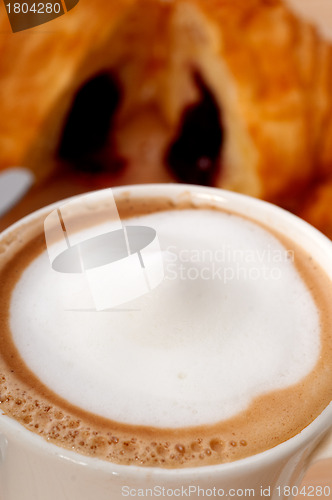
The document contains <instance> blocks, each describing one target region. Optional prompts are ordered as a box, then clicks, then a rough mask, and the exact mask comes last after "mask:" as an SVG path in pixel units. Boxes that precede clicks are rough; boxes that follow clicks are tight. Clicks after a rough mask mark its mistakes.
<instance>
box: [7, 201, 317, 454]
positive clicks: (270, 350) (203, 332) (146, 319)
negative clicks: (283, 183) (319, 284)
mask: <svg viewBox="0 0 332 500" xmlns="http://www.w3.org/2000/svg"><path fill="white" fill-rule="evenodd" d="M128 223H129V222H128ZM130 224H139V225H145V226H151V227H153V228H155V229H156V230H157V233H158V236H159V240H160V243H161V247H162V249H163V250H164V260H165V262H164V263H165V272H166V278H165V280H164V281H163V283H162V284H161V285H160V286H159V287H158V288H156V289H155V290H153V291H151V292H150V293H149V294H147V295H145V296H143V297H141V298H139V299H136V300H135V301H132V302H130V303H127V304H124V305H123V306H121V307H119V308H118V309H117V310H112V311H102V312H96V311H93V310H90V309H86V310H70V308H69V307H68V306H66V304H70V303H71V298H72V296H73V295H75V294H76V293H77V294H78V293H79V292H80V287H81V283H80V281H79V280H78V281H75V279H72V280H69V281H68V279H69V277H68V276H66V275H61V274H60V273H56V272H55V271H53V270H52V269H51V266H50V263H49V260H48V257H47V255H46V253H44V254H42V255H41V256H40V257H38V258H37V259H35V261H33V262H32V263H31V264H30V265H29V267H28V268H27V269H26V270H25V271H24V273H23V275H22V277H21V279H20V280H19V282H18V283H17V285H16V287H15V289H14V292H13V297H12V302H11V311H10V313H11V328H12V332H13V338H14V341H15V343H16V345H17V348H18V349H19V351H20V353H21V355H22V357H23V358H24V360H25V362H26V363H27V365H28V366H29V367H30V369H31V370H32V371H33V372H34V373H35V374H36V375H37V376H38V377H39V378H40V379H41V380H43V381H44V383H45V384H46V385H47V386H48V387H49V388H51V389H52V390H53V391H55V392H56V393H57V394H59V395H60V396H62V397H64V398H65V399H67V400H69V401H71V402H72V403H74V404H75V405H77V406H79V407H81V408H84V409H86V410H88V411H90V412H93V413H96V414H98V415H102V416H105V417H107V418H110V419H112V420H116V421H120V422H125V423H129V424H142V425H151V426H155V427H185V426H192V425H200V424H204V423H205V424H207V423H214V422H217V421H220V420H223V419H226V418H229V417H231V416H233V415H235V414H237V413H238V412H240V411H242V410H244V409H245V408H246V407H248V405H249V404H250V402H251V401H252V400H253V398H255V397H256V396H259V395H262V394H264V393H266V392H269V391H272V390H276V389H282V388H285V387H289V386H290V385H292V384H295V383H296V382H298V381H299V380H301V379H302V378H303V377H304V376H305V375H306V374H308V373H309V372H310V371H311V370H312V368H313V367H314V365H315V363H316V361H317V359H318V355H319V348H320V341H319V336H320V327H319V314H318V311H317V309H316V306H315V303H314V300H313V298H312V296H311V294H310V292H309V290H308V289H307V287H306V285H305V283H304V281H303V280H302V278H301V276H300V274H299V273H298V271H297V269H296V267H295V265H294V263H293V262H292V258H290V257H291V255H290V254H288V253H287V251H286V249H285V248H284V247H283V246H282V245H281V243H280V242H279V241H278V240H277V239H276V238H275V237H274V236H273V235H272V234H270V233H267V232H266V231H264V230H263V229H262V228H261V227H260V226H258V225H255V224H254V223H251V222H249V221H246V220H244V219H243V218H240V217H237V216H234V215H233V216H229V215H228V214H226V213H222V212H217V211H212V210H211V211H210V210H198V211H197V210H180V211H170V212H162V213H156V214H151V215H146V216H142V217H137V218H133V219H130ZM101 229H102V228H101ZM72 278H73V277H72ZM76 278H77V277H76ZM115 286H116V284H115ZM75 287H76V290H75ZM64 304H65V307H64ZM179 444H181V443H179Z"/></svg>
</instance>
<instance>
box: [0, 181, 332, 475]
mask: <svg viewBox="0 0 332 500" xmlns="http://www.w3.org/2000/svg"><path fill="white" fill-rule="evenodd" d="M108 189H109V188H105V189H98V190H95V191H94V192H95V193H100V195H101V196H102V194H103V193H105V194H106V192H107V191H108ZM111 189H112V191H114V194H115V198H116V195H117V194H121V193H123V194H126V193H128V194H129V193H130V194H132V193H134V194H135V197H137V198H138V197H142V196H144V195H147V194H149V197H150V198H153V197H156V196H160V195H161V194H162V193H164V194H165V195H168V197H171V196H172V195H181V194H184V193H188V194H194V195H196V196H197V195H199V194H200V193H201V194H203V195H204V196H202V197H199V196H197V198H198V199H200V200H201V201H203V200H205V201H215V202H217V203H224V204H226V205H227V203H232V202H236V203H238V202H240V203H239V206H240V210H239V213H243V212H241V207H242V206H243V205H248V204H249V206H252V207H254V208H255V207H258V208H259V207H262V208H263V209H264V214H265V215H267V214H270V215H277V216H278V217H279V220H286V219H287V223H288V224H289V223H291V225H292V226H296V229H297V230H300V231H301V230H302V232H304V233H306V234H307V235H308V236H309V237H311V238H312V239H316V240H317V242H318V245H320V246H322V247H323V249H324V248H325V247H326V250H327V251H328V250H331V245H332V243H331V241H330V240H329V239H328V238H327V237H326V236H325V235H323V234H322V233H321V232H320V231H318V230H317V229H316V228H314V227H313V226H311V225H310V224H308V223H307V222H305V221H304V220H303V219H300V218H299V217H297V216H296V215H294V214H292V213H290V212H288V211H287V210H284V209H282V208H280V207H278V206H276V205H273V204H272V203H269V202H266V201H263V200H260V199H257V198H253V197H251V196H248V195H245V194H241V193H236V192H232V191H227V190H224V189H219V188H214V187H207V186H199V185H190V184H174V183H167V184H166V183H165V184H137V185H128V186H127V185H126V186H116V187H112V188H111ZM84 194H86V193H83V195H84ZM80 196H82V194H78V195H74V196H71V197H68V198H65V199H62V200H59V201H57V202H55V203H52V204H50V205H46V206H44V207H42V208H40V209H38V210H36V211H34V212H31V213H30V214H28V215H26V216H24V217H23V218H22V219H20V220H18V221H16V222H15V223H13V224H12V225H10V226H9V227H7V228H6V229H4V230H3V231H2V232H1V233H0V241H1V239H2V238H3V237H4V236H5V235H6V234H8V233H10V232H11V231H13V230H15V229H16V228H17V227H19V226H21V225H22V224H25V223H26V222H28V221H30V220H32V219H37V218H38V217H40V216H41V215H42V214H43V213H45V214H46V213H48V212H49V211H50V210H52V209H54V208H55V207H57V206H59V204H63V203H65V202H67V201H70V200H73V199H75V198H78V197H80ZM232 210H233V207H232ZM328 247H329V248H328ZM331 267H332V266H331ZM331 421H332V402H330V404H329V405H328V406H326V407H325V409H324V410H323V411H322V412H321V413H320V414H319V415H318V416H317V417H316V418H315V420H313V421H312V422H311V423H310V424H308V425H307V426H306V427H305V428H304V429H302V430H301V431H300V432H299V433H298V434H296V435H295V436H293V437H292V438H290V439H288V440H286V441H284V442H282V443H280V444H278V445H276V446H274V447H272V448H269V449H267V450H265V451H263V452H260V453H257V454H255V455H251V456H249V457H246V458H242V459H239V460H235V461H233V462H227V463H220V464H215V465H201V466H196V467H183V468H165V467H145V466H139V465H125V464H117V463H113V462H110V461H106V460H103V459H101V458H96V457H91V456H87V455H81V454H79V453H78V452H76V451H72V450H68V449H66V448H62V447H61V446H58V445H56V444H54V443H50V442H48V441H47V440H46V439H44V438H42V437H41V436H38V435H37V434H35V433H34V432H32V431H30V430H29V429H27V428H26V427H24V426H23V425H22V424H20V423H19V422H18V421H16V420H15V419H13V418H11V417H9V416H7V415H5V414H4V413H3V411H2V410H1V408H0V437H1V434H2V429H1V428H2V427H4V428H5V432H6V430H7V431H8V432H13V433H14V434H15V435H16V436H17V438H20V439H24V440H25V443H26V444H27V445H29V444H31V445H33V446H34V447H36V448H38V450H39V451H40V452H41V453H45V454H47V455H52V456H54V457H55V458H58V459H60V460H66V461H70V462H71V463H74V464H77V465H81V466H84V467H89V468H92V469H96V470H102V471H106V472H108V473H111V474H112V475H120V474H123V473H124V472H125V473H126V474H127V475H132V474H134V475H135V474H136V473H137V472H138V473H139V474H140V475H142V474H144V473H145V474H149V475H153V476H161V477H168V476H170V475H172V476H174V475H177V476H179V475H180V476H183V477H187V476H189V475H192V474H193V473H195V476H197V477H200V476H201V475H209V474H213V473H215V472H218V473H229V472H232V471H233V470H234V469H236V470H237V471H239V470H241V469H245V468H246V467H247V466H250V467H261V466H262V464H269V463H270V462H272V461H274V460H275V459H276V458H277V454H278V455H279V458H285V457H286V456H287V455H288V454H290V453H291V452H294V451H296V450H297V449H300V448H301V447H302V446H305V445H306V444H307V443H309V442H310V441H311V440H312V439H313V438H315V437H316V438H317V439H318V438H319V437H323V435H324V434H325V433H326V432H327V431H328V429H329V425H330V426H331ZM3 424H4V425H3ZM328 424H329V425H328Z"/></svg>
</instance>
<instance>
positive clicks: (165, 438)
mask: <svg viewBox="0 0 332 500" xmlns="http://www.w3.org/2000/svg"><path fill="white" fill-rule="evenodd" d="M117 206H118V210H119V214H120V216H121V218H123V219H125V218H128V217H132V216H137V215H145V214H148V213H153V212H158V211H164V210H175V209H177V210H179V209H183V208H197V207H195V206H193V205H192V204H191V203H190V202H182V203H178V204H176V203H174V202H172V201H169V200H167V199H153V200H152V199H149V200H143V199H129V198H127V197H126V195H123V196H122V197H120V198H119V199H117ZM202 208H210V209H211V208H212V209H213V207H211V206H204V207H202ZM197 209H199V208H197ZM45 217H46V215H45V214H44V215H43V216H41V217H39V218H36V219H35V220H33V221H30V222H29V223H27V224H26V225H22V226H20V227H19V228H18V229H16V230H14V231H13V232H11V233H9V234H7V235H6V236H5V237H3V238H2V240H1V241H0V283H1V287H0V304H1V306H0V332H1V337H0V410H1V411H2V412H4V414H6V415H8V416H9V417H11V418H14V419H15V420H17V421H18V422H19V423H21V424H22V425H24V426H25V427H26V428H27V429H29V430H30V431H32V432H34V433H36V434H38V435H40V436H42V437H43V438H45V439H47V440H48V441H49V442H50V443H54V444H56V445H58V446H60V447H63V448H67V449H69V450H74V451H76V452H78V453H80V454H83V455H89V456H93V457H98V458H101V459H103V460H108V461H111V462H115V463H119V464H126V465H141V466H155V467H165V468H176V467H177V468H180V467H196V466H202V465H213V464H218V463H224V462H231V461H234V460H238V459H241V458H244V457H248V456H250V455H254V454H256V453H259V452H262V451H264V450H267V449H269V448H272V447H274V446H276V445H278V444H280V443H282V442H284V441H286V440H287V439H289V438H291V437H293V436H294V435H296V434H297V433H299V432H300V431H301V430H302V429H304V428H305V427H306V426H307V425H308V424H309V423H310V422H312V421H313V420H314V419H315V418H316V417H317V416H318V415H319V414H320V413H321V412H322V411H323V409H324V408H325V407H326V406H327V405H328V404H329V403H330V401H331V399H332V305H331V304H332V282H331V280H330V279H329V277H328V276H327V275H326V274H325V273H324V271H323V270H322V269H321V268H320V267H319V266H318V265H317V264H316V263H315V262H314V260H313V259H312V258H311V256H309V255H307V254H306V253H305V251H304V250H302V249H300V248H299V247H298V246H297V245H296V244H294V243H293V242H292V241H290V240H288V239H286V238H285V237H283V236H281V235H278V234H274V233H273V234H274V236H276V237H278V238H279V240H281V241H282V243H283V244H284V246H285V247H286V248H287V249H289V250H292V251H294V255H295V265H296V266H297V269H298V270H299V271H300V273H301V275H302V277H303V279H304V280H305V282H306V283H307V286H308V288H309V290H310V292H311V293H312V296H313V297H314V300H315V302H316V304H317V308H318V310H319V313H320V320H321V353H320V356H319V359H318V361H317V363H316V366H315V367H314V369H313V370H312V371H311V372H310V373H309V374H308V375H307V376H306V377H305V378H303V379H302V380H301V381H300V382H299V383H297V384H295V385H293V386H291V387H288V388H286V389H282V390H276V391H273V392H270V393H267V394H265V395H262V396H260V397H258V398H256V399H255V400H253V402H252V403H251V405H250V406H249V407H248V408H247V409H246V410H245V411H243V412H241V413H239V414H238V415H236V416H234V417H232V418H230V419H228V420H225V421H221V422H218V423H216V424H213V425H210V424H209V425H202V426H197V427H189V428H177V429H172V428H169V429H166V428H153V427H144V426H135V425H129V424H124V423H121V422H115V421H111V420H108V419H106V418H103V417H101V416H98V415H95V414H92V413H89V412H87V411H85V410H83V409H81V408H79V407H76V406H74V405H72V404H71V403H70V402H69V401H66V400H64V399H63V398H61V397H59V396H58V395H57V394H55V393H54V392H53V391H51V390H50V389H49V388H48V387H46V386H45V385H43V382H42V381H41V380H39V379H38V378H37V377H36V376H35V375H34V373H32V371H31V370H30V369H29V368H28V367H27V366H26V364H25V362H24V361H23V359H22V358H21V356H20V354H19V352H18V350H17V348H16V347H15V344H14V342H13V340H12V335H11V331H10V327H9V306H10V300H11V294H12V291H13V289H14V286H15V284H16V282H17V281H18V280H19V278H20V276H21V274H22V272H23V271H24V269H25V268H26V267H27V266H28V265H29V264H30V262H32V261H33V259H35V258H36V257H37V256H38V255H39V254H40V253H41V252H43V251H45V250H46V244H45V238H44V231H43V222H44V219H45ZM103 219H105V214H104V213H103V212H101V213H100V220H101V221H102V220H103ZM89 222H90V223H91V221H89V217H88V216H87V217H86V218H85V220H84V225H85V226H87V227H88V226H89ZM94 223H95V216H94ZM265 229H266V230H268V231H270V229H267V228H265ZM285 293H287V291H286V292H285ZM0 418H1V417H0Z"/></svg>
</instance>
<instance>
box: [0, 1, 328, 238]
mask: <svg viewBox="0 0 332 500" xmlns="http://www.w3.org/2000/svg"><path fill="white" fill-rule="evenodd" d="M0 14H1V16H0V27H1V28H0V93H1V101H0V114H1V121H0V168H6V167H10V166H13V165H25V166H28V167H29V168H30V169H32V170H33V172H34V173H35V177H36V181H37V182H42V181H43V180H45V179H47V178H48V177H49V176H50V175H51V173H52V172H54V171H57V170H58V169H62V170H63V171H71V172H76V174H77V176H86V177H87V178H89V179H91V178H93V179H101V183H107V184H110V185H116V184H126V183H139V182H168V181H174V180H177V181H180V182H187V183H196V184H204V185H213V186H219V187H223V188H225V189H231V190H235V191H239V192H242V193H246V194H249V195H252V196H256V197H260V198H263V199H266V200H269V201H272V202H274V203H278V204H279V205H281V206H283V207H286V208H288V209H290V210H292V211H294V212H295V213H299V214H300V215H302V216H303V217H306V218H308V219H310V220H311V221H314V223H315V224H316V225H317V226H320V227H322V228H323V230H325V231H326V232H327V234H330V235H331V236H332V229H331V226H332V224H331V220H332V216H330V215H329V214H328V213H327V212H328V211H326V209H325V208H324V207H325V206H326V204H327V205H328V202H326V200H327V199H329V200H331V187H329V188H326V190H325V188H324V187H323V188H321V189H323V191H324V194H318V195H317V189H318V191H319V193H321V190H320V188H318V187H317V186H325V183H326V182H327V183H328V182H330V181H326V179H329V178H330V179H331V176H332V146H331V144H332V142H331V141H332V112H331V93H330V88H331V79H332V50H331V46H330V45H329V44H328V43H327V42H326V41H325V40H324V39H322V37H320V36H319V35H318V34H317V32H316V31H315V29H314V28H313V27H312V26H310V25H309V24H308V23H306V22H304V21H303V20H301V19H300V18H298V17H297V16H296V15H295V14H294V13H293V12H291V11H290V9H289V8H288V7H287V6H286V5H285V4H284V3H283V2H282V0H246V1H243V0H208V1H207V0H173V1H167V2H166V1H164V0H116V1H115V0H94V1H93V2H91V1H89V0H80V2H79V4H78V5H77V6H76V7H75V8H74V9H72V10H71V11H70V12H68V13H67V14H66V15H64V16H62V17H60V18H58V19H55V20H53V21H51V22H50V23H48V24H46V25H42V26H39V27H37V28H33V29H30V30H26V31H22V32H19V33H15V34H13V33H11V31H10V25H9V21H8V19H7V17H6V12H5V9H4V7H3V6H1V12H0ZM94 186H95V184H94ZM312 186H315V188H312ZM329 186H330V184H329ZM311 189H315V193H316V195H315V196H314V197H313V196H312V192H311ZM306 200H307V201H306ZM320 204H322V207H323V208H320ZM323 212H324V213H325V212H326V214H325V215H324V217H323V218H324V221H322V220H321V217H322V215H321V214H322V213H323ZM326 217H327V218H328V219H329V221H328V222H326Z"/></svg>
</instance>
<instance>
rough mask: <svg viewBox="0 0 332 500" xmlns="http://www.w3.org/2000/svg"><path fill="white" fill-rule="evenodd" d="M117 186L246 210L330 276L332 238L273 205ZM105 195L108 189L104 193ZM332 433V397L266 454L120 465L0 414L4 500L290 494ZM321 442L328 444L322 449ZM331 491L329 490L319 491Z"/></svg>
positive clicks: (326, 452) (324, 452) (183, 189)
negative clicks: (189, 464) (168, 465)
mask: <svg viewBox="0 0 332 500" xmlns="http://www.w3.org/2000/svg"><path fill="white" fill-rule="evenodd" d="M113 192H114V195H115V196H118V195H121V193H130V195H131V196H133V197H139V198H142V197H145V198H147V199H148V198H155V197H158V196H160V197H168V198H171V199H174V200H175V201H176V200H181V199H183V198H188V196H190V198H191V199H192V201H193V202H194V203H195V204H197V205H198V206H199V205H200V204H204V205H206V204H207V203H208V204H211V205H213V206H219V207H225V208H227V209H229V210H232V211H234V212H238V213H244V214H246V215H247V216H250V217H252V218H254V219H256V220H258V221H262V222H264V223H265V224H267V225H269V226H271V227H273V228H275V229H276V230H277V231H281V232H282V233H285V234H287V235H290V237H291V238H293V239H294V240H295V241H296V242H297V243H298V244H300V246H302V247H303V248H305V249H306V250H307V251H308V252H310V253H312V255H313V256H314V257H315V258H316V259H317V261H318V262H319V263H320V264H321V265H322V267H323V268H324V269H325V271H326V273H328V275H329V276H331V279H332V243H331V241H330V240H328V239H327V238H326V237H325V236H323V235H322V234H321V233H319V232H318V231H317V230H315V229H314V228H312V227H311V226H309V225H308V224H306V223H305V222H303V221H302V220H300V219H299V218H297V217H295V216H293V215H291V214H290V213H288V212H286V211H284V210H281V209H280V208H277V207H275V206H273V205H271V204H268V203H265V202H262V201H259V200H256V199H253V198H249V197H246V196H243V195H239V194H235V193H230V192H226V191H222V190H219V189H214V188H205V187H200V186H185V185H178V184H176V185H173V184H167V185H140V186H126V187H123V188H115V189H114V190H113ZM103 196H105V191H100V197H101V198H102V197H103ZM61 203H63V201H62V202H61ZM56 206H58V203H57V204H54V205H52V206H50V207H46V208H44V209H42V210H39V211H38V212H35V213H34V214H31V215H29V216H27V217H25V218H24V219H23V220H22V221H19V222H18V223H16V224H14V226H12V227H11V228H9V229H7V230H6V231H5V232H4V233H2V235H1V236H0V241H1V238H2V237H3V236H4V235H5V234H7V233H8V232H10V231H12V230H13V229H16V228H17V227H19V226H20V225H21V224H22V223H26V222H29V221H31V220H32V219H34V218H36V217H40V216H41V215H43V214H45V217H46V215H47V214H48V213H49V212H50V210H52V209H54V208H55V207H56ZM0 258H1V256H0ZM0 307H1V306H0ZM0 408H1V405H0ZM331 431H332V403H330V405H329V406H328V407H327V408H326V409H325V410H324V411H323V413H321V415H319V416H318V417H317V418H316V419H315V420H314V421H313V422H312V423H311V424H310V425H309V426H307V427H306V428H305V429H303V430H302V432H300V433H299V434H297V435H296V436H295V437H293V438H291V439H289V440H288V441H286V442H284V443H282V444H280V445H278V446H276V447H274V448H272V449H269V450H267V451H265V452H263V453H259V454H257V455H253V456H251V457H248V458H245V459H242V460H238V461H235V462H232V463H226V464H220V465H214V466H204V467H194V468H184V469H161V468H145V467H136V466H126V465H117V464H112V463H109V462H106V461H102V460H100V459H96V458H90V457H86V456H83V455H79V454H77V453H75V452H73V451H68V450H65V449H63V448H60V447H57V446H55V445H54V444H50V443H48V442H47V441H46V440H44V439H43V438H41V437H39V436H37V435H36V434H34V433H32V432H30V431H28V430H27V429H25V428H24V427H22V426H21V425H20V424H18V423H17V422H16V421H15V420H13V419H11V418H9V417H7V416H5V415H3V414H1V413H0V500H120V499H123V498H126V497H128V498H132V497H142V494H144V496H143V497H144V498H159V497H161V498H169V497H184V498H185V497H190V498H192V499H198V498H201V497H212V498H214V497H223V496H224V497H226V496H228V497H233V498H240V497H241V498H243V497H254V498H272V499H277V498H284V497H290V496H292V495H291V493H296V489H294V486H295V488H296V485H298V484H299V482H300V480H301V479H302V477H303V474H304V472H305V470H306V469H307V467H308V466H309V464H311V463H312V462H313V461H314V460H317V459H319V458H321V457H328V456H329V457H332V446H331V437H332V432H331ZM322 442H325V445H322V444H321V443H322ZM328 442H330V444H328ZM319 444H321V447H322V449H321V451H319V452H317V451H315V450H317V447H318V445H319ZM331 474H332V471H331ZM292 488H293V489H292ZM330 494H331V492H328V491H325V492H322V494H319V493H318V496H321V497H322V498H324V497H326V496H329V495H330Z"/></svg>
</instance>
